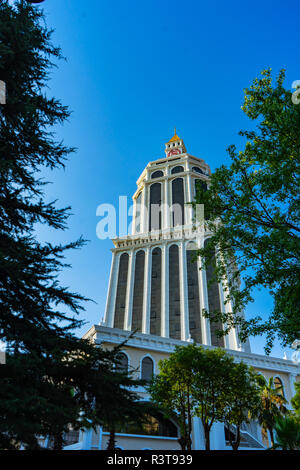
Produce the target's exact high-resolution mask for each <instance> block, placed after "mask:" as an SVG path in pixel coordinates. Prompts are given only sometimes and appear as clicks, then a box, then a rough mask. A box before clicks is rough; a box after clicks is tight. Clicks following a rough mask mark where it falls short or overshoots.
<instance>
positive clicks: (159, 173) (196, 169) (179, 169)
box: [151, 166, 206, 179]
mask: <svg viewBox="0 0 300 470" xmlns="http://www.w3.org/2000/svg"><path fill="white" fill-rule="evenodd" d="M183 171H184V168H183V166H174V167H173V168H172V169H171V174H172V175H174V174H176V173H182V172H183ZM192 171H194V172H195V173H200V174H201V175H206V173H205V172H204V171H203V170H202V169H201V168H199V167H198V166H193V168H192ZM162 176H164V173H163V172H162V171H161V170H156V171H154V172H153V173H152V174H151V179H155V178H161V177H162Z"/></svg>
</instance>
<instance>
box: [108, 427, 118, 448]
mask: <svg viewBox="0 0 300 470" xmlns="http://www.w3.org/2000/svg"><path fill="white" fill-rule="evenodd" d="M106 450H116V433H115V430H114V429H111V430H110V431H109V440H108V444H107V448H106Z"/></svg>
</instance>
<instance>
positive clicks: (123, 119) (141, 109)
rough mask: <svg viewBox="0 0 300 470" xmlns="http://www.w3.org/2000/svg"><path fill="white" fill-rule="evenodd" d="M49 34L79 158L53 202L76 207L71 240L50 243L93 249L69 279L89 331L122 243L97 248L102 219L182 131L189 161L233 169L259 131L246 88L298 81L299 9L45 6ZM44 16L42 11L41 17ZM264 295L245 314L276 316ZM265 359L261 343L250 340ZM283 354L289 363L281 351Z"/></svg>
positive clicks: (56, 80) (59, 177)
mask: <svg viewBox="0 0 300 470" xmlns="http://www.w3.org/2000/svg"><path fill="white" fill-rule="evenodd" d="M43 5H44V8H45V11H46V16H47V23H48V26H49V27H53V28H54V29H55V33H54V36H53V39H54V41H55V43H56V44H58V45H60V46H61V47H62V50H63V54H64V55H65V57H66V58H67V62H61V63H60V64H59V68H58V69H57V70H55V71H54V72H53V74H52V80H51V82H50V83H49V87H50V90H49V93H52V94H53V95H54V96H56V97H59V98H60V99H61V100H62V102H63V103H64V104H66V105H68V106H69V107H70V109H71V110H72V111H73V114H72V117H71V119H70V121H69V123H67V124H65V125H64V127H63V128H59V129H58V135H59V137H60V138H63V139H64V140H65V142H66V143H67V144H69V145H71V146H76V147H77V148H78V151H77V154H76V155H74V156H72V157H71V160H70V161H69V163H68V164H67V167H66V170H65V171H55V172H53V173H52V174H51V175H50V176H48V175H47V176H48V177H49V179H50V180H51V181H52V182H53V184H52V185H50V186H49V187H48V189H47V197H48V198H49V199H54V198H55V199H56V198H57V199H58V200H59V205H61V206H64V205H69V204H70V205H71V206H72V212H73V216H72V217H71V218H70V220H69V230H68V231H66V232H64V233H54V232H51V234H49V232H47V231H46V230H45V229H41V230H40V231H39V235H40V237H42V238H45V239H46V238H47V239H49V237H50V239H51V240H54V241H61V242H63V241H69V240H70V239H75V238H77V237H78V236H79V235H81V234H82V235H83V236H84V237H85V238H87V239H89V240H90V242H89V244H88V245H87V246H86V247H85V248H83V249H82V250H81V251H75V252H73V253H72V254H70V256H69V258H68V261H69V262H70V263H71V264H72V269H69V270H66V271H64V272H63V274H62V275H61V279H62V282H63V283H64V284H65V285H68V286H70V288H71V289H72V290H74V291H79V292H80V293H82V294H83V295H86V296H87V297H90V298H92V299H93V300H94V301H95V302H97V303H96V304H93V303H91V304H88V305H87V306H86V312H85V313H84V318H85V319H86V321H87V325H86V327H85V328H83V329H82V331H80V332H79V333H80V334H81V333H83V332H84V331H85V330H86V329H87V328H88V327H89V326H91V325H92V324H94V323H98V322H99V321H100V319H101V318H102V316H103V314H104V308H105V300H106V290H107V285H108V278H109V271H110V262H111V253H110V248H111V247H112V242H111V241H110V240H105V241H100V240H98V239H97V237H96V224H97V222H98V220H99V219H98V218H97V217H96V208H97V206H98V205H99V204H101V203H104V202H106V203H111V204H115V205H117V203H118V197H119V195H128V196H130V197H131V195H132V194H133V193H134V191H135V189H136V180H137V178H138V177H139V175H140V173H141V172H142V170H143V169H144V167H145V166H146V164H147V163H148V162H149V161H150V160H154V159H156V158H159V157H161V156H163V155H164V153H163V151H164V142H166V141H167V140H169V139H170V137H171V136H172V133H173V127H174V126H176V127H177V131H178V134H179V136H180V137H181V138H183V139H184V142H185V145H186V147H187V150H188V152H190V153H191V154H192V155H195V156H198V157H200V158H204V159H205V160H206V161H207V162H208V164H209V165H210V167H211V169H212V170H213V169H214V168H216V167H217V166H219V165H220V164H222V163H224V162H225V163H226V161H228V157H227V154H226V148H227V147H228V145H230V144H232V143H235V144H237V145H241V144H242V142H241V140H240V138H239V137H238V136H237V133H238V131H239V130H240V129H242V128H247V127H248V128H249V127H250V125H251V124H250V123H249V122H248V120H247V119H246V118H245V116H244V115H243V113H242V111H241V109H240V108H241V104H242V100H243V88H245V87H247V86H249V85H250V83H251V81H252V79H253V78H254V77H255V76H257V75H258V74H259V72H260V70H262V69H263V68H267V67H272V68H273V70H274V72H276V73H277V72H278V71H279V69H280V68H283V67H285V68H287V80H286V86H287V87H288V88H290V87H291V84H292V82H293V81H294V80H297V79H300V50H299V13H300V11H299V10H300V8H299V2H296V1H285V2H283V1H282V0H281V1H272V2H271V1H266V0H264V1H252V2H240V1H230V0H229V1H227V2H223V1H220V0H218V1H214V2H202V1H199V0H185V1H176V0H172V1H171V0H163V1H162V0H160V1H157V0H150V1H148V2H142V1H140V0H139V1H138V0H134V1H132V0H127V1H124V0H114V1H112V0H46V1H45V3H44V4H43ZM36 8H41V7H40V6H37V7H36ZM270 307H271V301H270V299H269V298H268V296H267V295H266V294H265V293H258V295H257V297H256V301H255V303H254V304H252V305H250V306H249V308H248V309H247V315H248V316H252V315H253V314H255V313H260V314H263V315H267V314H268V310H269V309H270ZM251 344H252V349H253V352H258V353H263V346H264V341H263V339H262V338H254V339H252V340H251ZM272 354H273V355H275V356H279V357H282V354H283V351H282V349H281V348H280V347H279V346H278V344H277V345H276V347H275V348H274V350H273V353H272Z"/></svg>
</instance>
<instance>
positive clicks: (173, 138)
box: [168, 127, 181, 143]
mask: <svg viewBox="0 0 300 470" xmlns="http://www.w3.org/2000/svg"><path fill="white" fill-rule="evenodd" d="M176 140H181V139H180V137H178V135H177V134H176V127H174V135H173V137H172V139H170V140H169V142H175V141H176ZM169 142H168V143H169Z"/></svg>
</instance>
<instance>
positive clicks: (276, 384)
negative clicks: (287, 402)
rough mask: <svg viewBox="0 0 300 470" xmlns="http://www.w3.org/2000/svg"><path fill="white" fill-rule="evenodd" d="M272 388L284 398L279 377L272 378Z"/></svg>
mask: <svg viewBox="0 0 300 470" xmlns="http://www.w3.org/2000/svg"><path fill="white" fill-rule="evenodd" d="M274 388H275V390H278V393H280V395H282V396H283V397H284V388H283V383H282V380H281V379H280V378H279V377H274Z"/></svg>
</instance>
